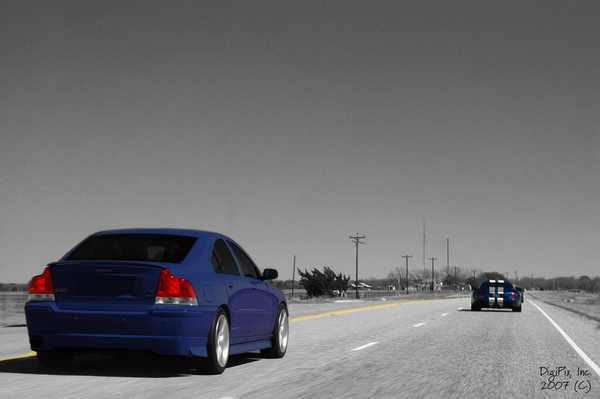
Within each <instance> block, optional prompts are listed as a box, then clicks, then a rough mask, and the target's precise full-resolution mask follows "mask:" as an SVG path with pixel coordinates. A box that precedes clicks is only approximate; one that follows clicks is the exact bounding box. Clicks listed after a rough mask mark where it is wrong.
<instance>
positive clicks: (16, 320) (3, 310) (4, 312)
mask: <svg viewBox="0 0 600 399" xmlns="http://www.w3.org/2000/svg"><path fill="white" fill-rule="evenodd" d="M26 301H27V292H0V327H5V326H16V325H23V324H25V302H26Z"/></svg>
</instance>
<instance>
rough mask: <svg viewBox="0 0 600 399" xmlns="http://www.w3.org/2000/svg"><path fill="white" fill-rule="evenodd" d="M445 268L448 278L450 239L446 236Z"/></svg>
mask: <svg viewBox="0 0 600 399" xmlns="http://www.w3.org/2000/svg"><path fill="white" fill-rule="evenodd" d="M446 266H447V267H448V276H450V237H448V236H446Z"/></svg>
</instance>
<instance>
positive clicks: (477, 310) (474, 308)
mask: <svg viewBox="0 0 600 399" xmlns="http://www.w3.org/2000/svg"><path fill="white" fill-rule="evenodd" d="M471 310H472V311H474V312H479V311H480V310H481V308H480V307H479V306H476V305H471Z"/></svg>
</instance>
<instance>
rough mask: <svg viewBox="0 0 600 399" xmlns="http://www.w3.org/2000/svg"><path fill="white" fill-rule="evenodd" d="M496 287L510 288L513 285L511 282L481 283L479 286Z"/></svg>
mask: <svg viewBox="0 0 600 399" xmlns="http://www.w3.org/2000/svg"><path fill="white" fill-rule="evenodd" d="M490 287H491V288H496V287H502V288H504V289H505V290H512V289H513V286H512V284H509V283H483V284H481V288H490Z"/></svg>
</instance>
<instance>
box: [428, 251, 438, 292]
mask: <svg viewBox="0 0 600 399" xmlns="http://www.w3.org/2000/svg"><path fill="white" fill-rule="evenodd" d="M429 259H431V292H432V293H433V288H434V287H435V280H434V276H435V272H434V265H433V264H434V262H435V261H436V260H437V258H429Z"/></svg>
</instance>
